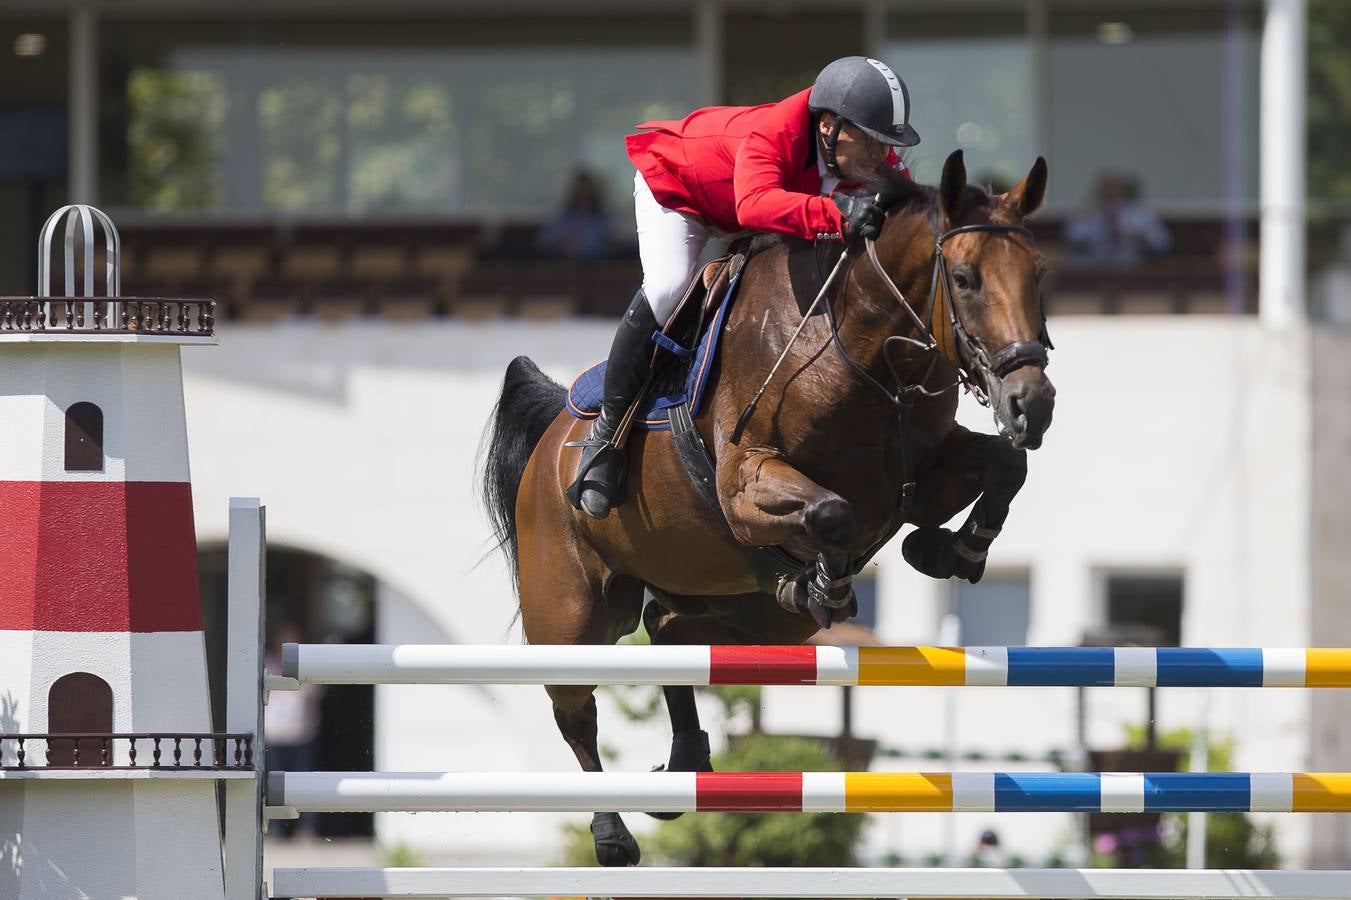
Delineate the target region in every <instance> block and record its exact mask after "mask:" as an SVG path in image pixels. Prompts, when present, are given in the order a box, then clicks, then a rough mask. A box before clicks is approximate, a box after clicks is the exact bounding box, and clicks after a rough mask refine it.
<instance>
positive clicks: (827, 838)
mask: <svg viewBox="0 0 1351 900" xmlns="http://www.w3.org/2000/svg"><path fill="white" fill-rule="evenodd" d="M713 766H714V768H715V769H718V770H719V771H724V772H799V771H804V772H810V771H839V768H840V765H839V763H838V761H836V760H835V759H833V758H832V757H831V756H830V755H829V754H828V753H827V752H826V751H825V749H824V748H823V747H822V745H821V744H820V743H818V742H817V741H813V740H809V739H806V738H787V737H771V736H768V735H763V734H753V735H749V736H747V737H745V738H742V739H741V740H739V741H736V742H735V743H734V744H733V746H732V747H731V748H729V749H728V750H727V752H725V753H721V754H718V755H717V756H715V757H714V759H713ZM866 821H867V817H866V816H863V815H856V814H843V815H842V814H840V813H698V814H694V815H686V816H682V817H681V818H679V819H676V820H675V821H672V822H664V823H662V825H661V826H660V827H659V828H658V829H657V831H656V832H655V834H654V836H653V838H652V839H649V841H648V844H650V845H651V847H652V854H653V855H654V856H657V857H659V858H661V859H662V860H663V861H666V862H669V863H671V864H675V865H684V866H849V865H854V864H855V863H856V856H855V848H856V846H857V844H858V841H859V837H860V836H861V834H862V832H863V827H864V825H865V824H866Z"/></svg>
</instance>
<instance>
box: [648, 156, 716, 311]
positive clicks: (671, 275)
mask: <svg viewBox="0 0 1351 900" xmlns="http://www.w3.org/2000/svg"><path fill="white" fill-rule="evenodd" d="M633 209H634V214H635V217H636V218H637V220H638V258H639V259H640V260H641V261H642V264H643V293H644V294H646V295H647V302H648V304H649V305H650V306H651V307H652V313H653V315H654V316H655V317H656V319H657V324H658V325H661V326H664V325H665V324H666V322H667V321H668V320H669V319H670V318H671V314H672V313H673V312H675V308H676V304H677V303H679V302H680V298H681V297H683V296H684V295H685V288H687V287H688V286H689V283H690V279H691V278H693V277H694V270H695V268H696V267H697V266H698V265H699V255H700V254H701V253H703V251H704V245H705V244H707V243H708V241H709V239H710V238H713V237H717V236H719V235H717V234H715V232H714V231H713V230H712V229H710V228H709V227H708V226H707V225H705V224H704V223H703V222H702V221H700V220H699V219H697V218H695V217H694V216H691V215H689V214H687V213H682V212H676V211H675V210H673V209H667V208H666V207H664V206H662V205H661V204H660V203H658V202H657V199H656V198H655V197H653V196H652V189H651V188H649V187H648V186H647V182H646V181H645V180H644V179H643V174H642V173H641V172H635V173H634V174H633Z"/></svg>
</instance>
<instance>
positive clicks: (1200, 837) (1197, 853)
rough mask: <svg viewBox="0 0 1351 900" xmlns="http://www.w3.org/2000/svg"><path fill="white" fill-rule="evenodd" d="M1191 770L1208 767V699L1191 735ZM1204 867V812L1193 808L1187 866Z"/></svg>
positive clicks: (1188, 838)
mask: <svg viewBox="0 0 1351 900" xmlns="http://www.w3.org/2000/svg"><path fill="white" fill-rule="evenodd" d="M1188 768H1190V769H1191V770H1192V771H1193V772H1205V771H1207V770H1209V768H1210V701H1209V700H1207V701H1206V704H1205V711H1204V712H1202V714H1201V721H1200V723H1199V724H1198V725H1197V728H1196V733H1195V734H1194V735H1192V748H1191V764H1190V765H1189V766H1188ZM1205 867H1206V814H1205V813H1204V812H1198V811H1195V810H1193V811H1192V812H1189V813H1187V868H1189V869H1204V868H1205Z"/></svg>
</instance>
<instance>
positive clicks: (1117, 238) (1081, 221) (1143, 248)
mask: <svg viewBox="0 0 1351 900" xmlns="http://www.w3.org/2000/svg"><path fill="white" fill-rule="evenodd" d="M1065 240H1066V242H1067V243H1068V244H1069V246H1068V248H1067V252H1066V255H1065V259H1066V260H1067V261H1071V262H1085V263H1107V264H1110V265H1118V266H1126V265H1130V264H1132V263H1134V262H1137V261H1138V260H1140V259H1141V258H1142V257H1145V256H1156V255H1158V254H1161V253H1167V252H1168V250H1169V248H1171V247H1172V244H1173V239H1172V236H1171V235H1170V234H1169V233H1168V228H1167V226H1165V225H1164V224H1163V221H1162V220H1161V219H1160V218H1159V217H1158V215H1156V214H1155V213H1154V212H1153V211H1152V210H1149V209H1147V208H1145V206H1144V204H1142V203H1141V202H1140V200H1139V187H1138V184H1137V183H1136V182H1135V180H1134V179H1131V178H1127V177H1124V176H1121V175H1115V174H1112V173H1110V172H1105V173H1103V174H1102V175H1101V176H1099V177H1098V182H1097V185H1096V187H1095V188H1094V206H1093V208H1092V209H1090V210H1088V211H1086V212H1083V213H1078V214H1076V215H1073V216H1071V217H1070V218H1069V219H1067V220H1066V222H1065Z"/></svg>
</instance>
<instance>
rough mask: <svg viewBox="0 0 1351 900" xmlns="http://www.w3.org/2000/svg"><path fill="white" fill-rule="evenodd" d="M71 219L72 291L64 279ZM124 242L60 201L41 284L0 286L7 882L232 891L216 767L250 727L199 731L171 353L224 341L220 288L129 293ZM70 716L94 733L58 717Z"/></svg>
mask: <svg viewBox="0 0 1351 900" xmlns="http://www.w3.org/2000/svg"><path fill="white" fill-rule="evenodd" d="M95 226H99V227H98V229H97V231H96V227H95ZM62 231H63V233H64V237H65V248H64V250H65V259H64V263H65V265H64V270H65V285H64V288H65V291H64V293H65V295H66V296H65V297H51V296H50V294H51V291H50V279H49V277H48V273H49V271H50V269H49V263H50V262H51V254H50V244H51V239H52V237H53V235H57V236H59V235H60V233H62ZM96 233H101V235H102V237H103V238H104V242H103V243H102V244H100V242H98V241H96V240H95V234H96ZM59 244H60V241H59V240H58V247H59ZM59 253H60V250H59V249H58V254H59ZM118 254H119V245H118V239H117V237H116V230H115V229H114V228H113V226H112V223H111V222H110V221H108V219H107V217H106V216H104V215H103V214H102V213H100V212H98V211H97V210H93V209H91V208H89V207H67V208H66V209H64V210H61V211H60V212H58V213H57V214H56V215H54V216H53V217H52V219H50V220H49V221H48V224H47V227H46V228H45V229H44V231H43V240H42V244H41V246H40V258H39V295H40V296H39V297H36V298H32V297H0V423H3V424H0V534H3V535H4V537H3V539H0V573H2V574H0V845H3V846H6V847H8V848H11V849H10V850H7V851H6V855H7V856H8V855H9V854H10V853H14V854H17V858H16V859H15V860H14V863H16V864H13V865H11V864H10V863H9V862H7V863H6V864H5V865H4V866H3V867H2V868H0V896H3V897H5V898H10V900H27V898H36V897H54V896H58V895H59V896H63V897H64V896H72V897H74V896H91V897H95V896H97V897H138V898H141V900H148V898H170V897H174V898H186V897H191V898H194V900H211V898H222V897H223V896H224V888H223V880H222V873H221V851H220V838H219V834H218V828H219V823H218V812H217V803H216V793H215V783H214V781H215V779H216V778H217V777H219V773H218V772H213V771H207V769H210V768H211V767H212V766H213V762H214V763H217V764H219V763H220V762H221V760H222V759H224V758H225V757H226V756H228V757H229V759H228V760H227V761H226V762H225V764H224V767H229V766H230V765H234V766H239V767H241V768H242V767H243V766H241V765H240V764H241V763H242V762H243V758H242V756H236V750H237V749H239V747H238V745H239V744H240V743H241V742H235V743H230V742H228V741H221V740H219V739H213V738H212V737H211V736H209V735H207V734H206V733H208V732H210V731H211V718H210V706H209V703H208V698H207V676H206V659H205V650H204V644H203V633H202V611H201V605H200V598H199V594H198V581H197V556H196V540H195V536H194V531H193V519H192V492H191V485H190V483H189V477H188V447H187V431H186V424H185V419H184V410H183V383H182V373H181V369H180V364H179V348H180V346H183V345H187V344H212V343H215V338H214V337H212V335H211V327H212V314H211V303H210V302H209V301H179V300H172V301H170V300H135V299H122V298H118V296H117V295H118V293H119V291H118V287H119V285H118V281H119V278H118V275H117V257H118ZM61 262H62V260H61V259H60V258H59V256H58V259H57V266H58V268H57V271H58V272H59V271H60V268H59V267H60V265H61ZM96 263H97V266H96ZM96 269H97V271H98V274H100V275H101V276H103V277H102V278H99V279H97V281H98V282H103V283H102V284H98V285H97V287H98V288H101V289H102V290H101V291H100V293H99V295H97V296H95V287H96V279H95V277H94V276H95V272H96ZM79 276H82V277H79ZM69 734H79V735H84V737H81V738H64V739H63V738H58V737H53V736H54V735H69ZM137 735H138V736H139V737H133V736H137ZM213 756H214V759H213ZM156 764H158V765H156ZM133 766H135V767H136V768H135V769H134V770H133V769H132V768H131V767H133ZM11 841H12V843H11Z"/></svg>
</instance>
